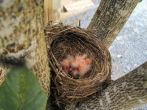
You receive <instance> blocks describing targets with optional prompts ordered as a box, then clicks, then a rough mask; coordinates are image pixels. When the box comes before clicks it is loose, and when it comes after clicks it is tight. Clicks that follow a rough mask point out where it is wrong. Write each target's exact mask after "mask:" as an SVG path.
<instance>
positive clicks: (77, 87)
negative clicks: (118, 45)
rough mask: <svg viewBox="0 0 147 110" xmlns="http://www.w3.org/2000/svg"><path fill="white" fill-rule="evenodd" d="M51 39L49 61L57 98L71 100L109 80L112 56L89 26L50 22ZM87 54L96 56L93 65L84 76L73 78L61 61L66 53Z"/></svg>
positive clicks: (87, 93) (81, 97) (48, 39)
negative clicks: (51, 23)
mask: <svg viewBox="0 0 147 110" xmlns="http://www.w3.org/2000/svg"><path fill="white" fill-rule="evenodd" d="M45 33H46V36H47V37H46V39H47V42H48V54H49V63H50V66H51V68H52V77H53V78H52V79H53V84H54V86H55V88H54V89H55V91H56V92H55V93H56V94H55V96H56V99H57V100H58V101H62V102H72V101H78V100H81V99H84V98H86V97H87V96H89V95H91V94H93V93H95V92H97V91H98V90H100V89H101V86H102V84H104V82H107V81H110V75H111V58H110V54H109V51H108V50H107V49H106V48H105V46H104V45H103V44H102V43H101V42H100V41H99V40H98V39H96V37H95V35H94V34H92V33H91V32H88V31H86V30H83V29H80V28H76V27H71V26H63V25H62V24H59V25H55V26H52V27H50V26H48V27H47V28H46V29H45ZM85 53H86V54H87V55H88V56H90V57H91V58H92V59H94V60H93V62H92V66H91V69H90V70H89V71H88V73H87V75H86V77H85V78H84V79H73V78H70V77H69V76H67V74H66V73H65V72H64V71H63V70H62V67H61V65H60V62H61V61H62V60H63V59H64V58H65V57H66V56H67V55H76V54H85Z"/></svg>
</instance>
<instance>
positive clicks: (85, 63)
mask: <svg viewBox="0 0 147 110" xmlns="http://www.w3.org/2000/svg"><path fill="white" fill-rule="evenodd" d="M91 63H92V59H90V58H88V57H87V55H86V54H83V55H76V56H74V57H73V56H71V55H69V56H68V57H67V58H65V59H63V61H62V62H61V66H62V69H63V70H64V71H65V72H66V73H67V74H68V75H70V76H71V77H72V78H74V79H78V78H84V76H85V74H86V73H87V72H88V71H89V70H90V68H91Z"/></svg>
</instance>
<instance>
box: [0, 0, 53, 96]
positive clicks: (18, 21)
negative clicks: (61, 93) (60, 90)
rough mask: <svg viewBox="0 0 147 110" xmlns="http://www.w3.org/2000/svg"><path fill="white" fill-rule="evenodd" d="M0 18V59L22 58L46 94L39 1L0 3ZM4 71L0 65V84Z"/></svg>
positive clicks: (47, 80) (46, 71)
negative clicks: (3, 57)
mask: <svg viewBox="0 0 147 110" xmlns="http://www.w3.org/2000/svg"><path fill="white" fill-rule="evenodd" d="M0 16H1V18H0V55H1V58H2V56H5V57H7V58H8V59H11V60H13V59H19V58H23V57H24V58H25V60H26V62H27V64H28V65H29V67H31V68H32V69H33V71H34V73H35V74H36V76H37V77H38V79H39V82H40V84H41V85H42V87H43V89H44V91H45V92H46V93H47V94H48V92H49V85H50V72H49V66H48V58H47V50H46V44H45V37H44V30H43V29H44V23H43V1H42V0H0ZM14 62H15V61H13V63H14ZM8 70H9V67H7V66H4V65H0V84H1V83H2V82H3V81H4V79H5V75H6V72H7V71H8Z"/></svg>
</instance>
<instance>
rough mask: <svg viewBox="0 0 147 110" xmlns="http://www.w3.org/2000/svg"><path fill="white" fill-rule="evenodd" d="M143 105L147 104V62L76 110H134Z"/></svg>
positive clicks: (91, 97)
mask: <svg viewBox="0 0 147 110" xmlns="http://www.w3.org/2000/svg"><path fill="white" fill-rule="evenodd" d="M143 104H147V62H146V63H144V64H143V65H141V66H140V67H138V68H136V69H135V70H133V71H131V72H130V73H128V74H127V75H125V76H124V77H122V78H120V79H118V80H116V81H114V82H112V83H111V84H110V85H109V86H108V87H107V88H106V89H105V90H102V91H101V93H99V94H98V93H97V94H94V95H92V96H90V97H89V98H88V99H87V100H86V101H84V102H81V103H79V106H78V107H77V109H76V110H132V109H133V108H136V107H138V106H140V105H143ZM74 107H75V106H74V105H70V106H67V108H66V110H75V108H74ZM133 110H134V109H133Z"/></svg>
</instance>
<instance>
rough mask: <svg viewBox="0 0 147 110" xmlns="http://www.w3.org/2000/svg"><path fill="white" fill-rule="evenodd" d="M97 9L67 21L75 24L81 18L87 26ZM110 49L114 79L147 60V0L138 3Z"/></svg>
mask: <svg viewBox="0 0 147 110" xmlns="http://www.w3.org/2000/svg"><path fill="white" fill-rule="evenodd" d="M93 1H94V3H95V5H96V6H98V5H99V2H100V0H93ZM95 10H96V8H95V9H91V10H89V11H88V12H86V13H85V14H84V16H83V15H80V16H78V17H73V18H71V19H69V20H67V21H66V23H67V24H74V23H73V21H76V19H81V23H80V26H81V27H82V28H86V27H87V26H88V24H89V22H90V20H91V18H92V16H93V14H94V13H95ZM109 50H110V53H111V56H112V66H113V67H112V78H113V79H114V80H115V79H117V78H119V77H121V76H123V75H125V74H126V73H128V72H129V71H131V70H133V69H135V68H136V67H137V66H139V65H141V64H142V63H144V62H146V61H147V0H143V1H142V2H140V3H139V4H138V5H137V7H136V8H135V10H134V11H133V13H132V14H131V16H130V18H129V20H128V21H127V23H126V24H125V26H124V27H123V29H122V30H121V32H120V33H119V35H118V36H117V38H116V39H115V41H114V42H113V44H112V46H111V47H110V48H109Z"/></svg>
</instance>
